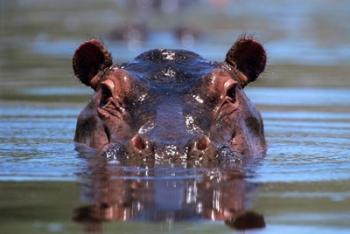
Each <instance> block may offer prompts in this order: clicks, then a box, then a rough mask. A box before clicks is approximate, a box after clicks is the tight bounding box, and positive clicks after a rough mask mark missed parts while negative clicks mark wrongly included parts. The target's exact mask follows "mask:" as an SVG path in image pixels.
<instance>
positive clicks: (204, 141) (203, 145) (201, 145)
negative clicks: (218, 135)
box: [196, 136, 210, 151]
mask: <svg viewBox="0 0 350 234" xmlns="http://www.w3.org/2000/svg"><path fill="white" fill-rule="evenodd" d="M209 144H210V139H209V138H208V137H207V136H203V137H202V138H201V139H199V140H198V141H197V144H196V146H197V149H198V150H202V151H203V150H206V149H207V148H208V146H209Z"/></svg>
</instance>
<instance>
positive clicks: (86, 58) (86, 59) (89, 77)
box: [73, 39, 113, 89]
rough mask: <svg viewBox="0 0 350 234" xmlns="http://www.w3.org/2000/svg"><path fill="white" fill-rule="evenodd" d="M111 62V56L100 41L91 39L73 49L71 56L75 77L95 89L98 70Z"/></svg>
mask: <svg viewBox="0 0 350 234" xmlns="http://www.w3.org/2000/svg"><path fill="white" fill-rule="evenodd" d="M112 64H113V62H112V56H111V54H110V53H109V52H108V51H107V49H106V48H105V47H104V46H103V44H102V42H101V41H99V40H97V39H92V40H89V41H86V42H84V43H83V44H81V45H80V46H79V48H78V49H77V50H76V51H75V54H74V56H73V70H74V74H75V76H76V77H78V78H79V80H80V81H81V82H82V83H83V84H85V85H87V86H90V87H92V88H93V89H96V86H97V84H98V81H99V77H95V76H96V75H97V74H98V72H99V71H102V70H103V69H105V68H106V67H109V66H111V65H112Z"/></svg>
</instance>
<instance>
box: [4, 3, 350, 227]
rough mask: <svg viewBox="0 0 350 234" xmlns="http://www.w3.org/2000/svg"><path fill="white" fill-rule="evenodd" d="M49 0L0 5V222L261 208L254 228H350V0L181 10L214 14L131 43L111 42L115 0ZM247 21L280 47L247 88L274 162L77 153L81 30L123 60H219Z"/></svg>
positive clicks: (170, 223)
mask: <svg viewBox="0 0 350 234" xmlns="http://www.w3.org/2000/svg"><path fill="white" fill-rule="evenodd" d="M49 2H50V3H46V4H43V3H42V1H39V0H36V1H32V0H30V1H13V2H12V1H11V3H7V2H6V1H1V2H0V4H1V19H2V22H5V23H2V24H1V38H0V42H1V44H0V45H1V46H0V81H1V83H2V85H1V87H0V99H1V100H0V226H1V233H84V232H86V233H89V232H94V231H95V232H103V233H116V232H117V233H235V232H239V231H238V230H236V229H233V228H232V225H231V226H230V225H229V224H228V223H227V222H226V224H225V222H224V220H225V219H226V220H227V219H228V218H230V217H231V218H232V217H233V216H235V215H236V214H238V213H239V212H240V211H242V210H251V211H254V212H257V213H260V214H262V215H263V216H264V219H265V223H266V227H265V228H262V229H256V230H252V231H251V232H253V233H260V232H261V233H281V231H283V232H284V233H315V232H317V233H348V232H349V230H350V224H349V222H348V220H349V219H350V212H349V209H350V172H349V171H350V158H349V155H350V77H349V74H350V69H349V62H348V61H349V59H350V51H349V48H350V45H349V41H350V40H349V35H350V29H349V28H348V25H347V24H344V23H342V22H348V21H349V16H348V13H347V11H346V9H349V7H350V6H349V3H348V2H347V1H337V3H334V1H327V0H325V1H316V0H314V1H309V2H308V3H305V1H300V2H302V4H295V5H291V4H290V5H288V7H286V4H287V1H274V0H269V1H264V2H265V4H269V6H270V7H268V8H267V7H259V6H256V4H255V3H254V7H252V6H251V5H252V4H253V3H252V2H250V1H237V2H236V4H240V5H239V8H238V7H237V6H235V7H233V6H230V7H227V8H226V10H225V9H219V10H217V11H213V12H208V11H207V10H206V8H205V7H202V8H200V7H198V9H197V10H198V11H196V14H197V15H196V17H194V19H201V20H192V18H191V14H186V13H184V14H183V15H182V16H183V17H184V18H185V17H188V18H186V19H188V22H202V24H203V25H200V24H199V25H197V26H198V27H199V28H200V29H202V30H203V31H205V33H204V35H205V36H204V37H203V38H202V39H200V40H199V41H198V42H197V43H195V44H194V45H183V44H181V43H179V42H178V41H176V40H175V39H174V38H173V37H172V36H171V34H170V33H169V32H166V31H165V30H164V26H162V23H163V24H165V23H167V22H168V21H167V19H166V18H165V17H163V18H161V17H162V16H160V18H159V19H152V22H153V23H152V24H151V25H152V28H153V29H154V33H152V35H151V37H150V39H149V40H148V41H146V42H145V44H143V45H140V46H139V47H135V48H132V49H131V48H129V47H128V43H126V42H118V41H117V42H116V41H110V40H108V39H107V35H108V32H109V31H111V30H112V29H113V28H114V27H116V26H115V24H114V23H113V22H117V24H118V23H119V24H120V22H122V20H121V18H123V17H127V16H125V15H124V14H123V13H120V12H122V10H121V8H119V7H121V6H119V5H115V3H114V1H99V3H96V2H95V1H84V4H83V6H82V5H80V6H79V7H78V4H79V1H72V3H69V4H68V3H67V4H58V2H57V3H56V2H54V1H49ZM34 3H35V4H34ZM4 9H5V10H4ZM114 9H115V10H114ZM237 9H240V10H237ZM72 12H74V14H72ZM115 12H118V14H115ZM97 13H101V14H99V15H100V16H101V17H96V14H97ZM212 14H213V15H216V16H217V17H214V18H215V20H213V21H210V22H209V21H206V19H208V17H207V16H208V15H212ZM102 15H103V16H102ZM34 16H35V17H34ZM92 16H93V17H92ZM248 16H249V17H248ZM201 17H202V18H201ZM178 18H181V17H178ZM61 19H63V20H61ZM113 20H115V21H113ZM164 31H165V32H164ZM241 32H253V33H255V34H256V36H257V37H259V38H260V39H261V40H262V41H263V42H264V43H265V44H266V47H267V50H268V52H269V58H270V60H269V66H268V68H267V71H266V73H265V74H264V75H263V77H262V78H261V79H260V80H258V81H257V82H255V84H251V85H249V86H248V87H247V88H246V89H247V94H248V96H249V97H250V98H251V100H252V101H253V102H254V103H256V104H257V105H258V107H259V109H260V110H261V111H262V115H263V118H264V122H265V132H266V136H267V141H268V145H269V148H268V153H267V155H266V157H265V158H264V159H262V160H258V161H257V162H254V163H251V164H248V165H244V166H242V165H237V166H236V167H229V168H187V167H186V165H177V166H173V167H172V166H171V165H165V166H164V165H163V166H158V167H156V168H140V167H137V166H123V165H120V164H117V163H115V162H108V161H107V162H106V161H104V160H102V161H100V159H99V158H98V157H94V155H93V154H81V153H80V154H79V153H78V152H77V151H76V150H75V145H74V143H73V141H72V138H73V135H74V130H75V123H76V117H77V115H78V114H79V112H80V110H81V109H82V108H83V107H84V105H85V104H86V103H87V102H88V100H89V95H91V94H92V92H91V90H89V89H88V88H87V87H83V86H82V85H80V84H79V83H78V81H77V80H75V79H74V78H73V74H72V71H71V56H72V53H73V51H74V49H75V48H76V47H77V46H78V45H79V43H80V42H81V41H84V40H86V39H88V38H90V37H91V36H96V35H98V36H99V37H102V38H106V44H107V45H108V46H109V47H110V48H111V51H112V52H113V54H114V57H115V61H125V60H127V59H131V58H132V57H135V56H136V55H137V54H138V53H139V52H141V51H144V50H145V49H149V48H154V47H173V48H174V47H176V48H191V49H193V50H195V51H196V52H197V53H199V54H201V55H202V56H203V57H206V58H210V59H219V60H220V59H222V58H223V57H224V55H225V53H226V50H227V48H229V46H230V45H231V43H232V41H233V40H234V38H235V37H236V36H237V35H239V34H240V33H241Z"/></svg>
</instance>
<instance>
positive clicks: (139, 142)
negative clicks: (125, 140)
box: [131, 134, 146, 150]
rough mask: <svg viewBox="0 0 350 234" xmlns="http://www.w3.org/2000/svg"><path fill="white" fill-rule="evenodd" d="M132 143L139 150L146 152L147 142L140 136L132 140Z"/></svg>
mask: <svg viewBox="0 0 350 234" xmlns="http://www.w3.org/2000/svg"><path fill="white" fill-rule="evenodd" d="M131 142H132V144H133V145H134V147H135V148H136V149H138V150H144V149H145V148H146V142H145V140H144V139H142V137H141V136H140V135H138V134H137V135H136V136H134V137H133V138H132V139H131Z"/></svg>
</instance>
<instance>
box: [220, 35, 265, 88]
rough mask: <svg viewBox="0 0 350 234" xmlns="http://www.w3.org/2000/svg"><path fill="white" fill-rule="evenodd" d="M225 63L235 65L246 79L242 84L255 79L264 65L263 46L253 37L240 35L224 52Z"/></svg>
mask: <svg viewBox="0 0 350 234" xmlns="http://www.w3.org/2000/svg"><path fill="white" fill-rule="evenodd" d="M225 61H226V63H228V65H229V66H231V67H236V68H237V69H238V70H239V71H240V72H242V73H243V74H244V75H245V76H246V79H245V80H244V81H242V83H243V86H245V85H247V84H248V83H250V82H252V81H255V80H256V79H257V78H258V76H259V74H260V73H262V72H263V71H264V69H265V65H266V52H265V49H264V47H263V46H262V45H261V44H260V43H259V42H257V41H256V40H254V39H253V38H248V37H241V38H239V39H238V40H237V41H236V42H235V44H234V45H233V46H232V47H231V49H230V50H229V51H228V52H227V54H226V59H225Z"/></svg>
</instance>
